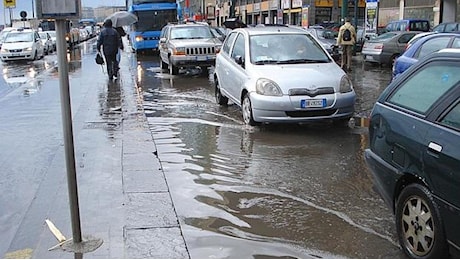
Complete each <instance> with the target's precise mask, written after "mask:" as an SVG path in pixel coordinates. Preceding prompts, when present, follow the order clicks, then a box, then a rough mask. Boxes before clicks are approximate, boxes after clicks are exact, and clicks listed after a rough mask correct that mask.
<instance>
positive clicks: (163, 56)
mask: <svg viewBox="0 0 460 260" xmlns="http://www.w3.org/2000/svg"><path fill="white" fill-rule="evenodd" d="M168 32H169V26H165V27H163V29H162V30H161V32H160V40H161V39H165V38H167V35H168V34H169V33H168ZM166 41H167V40H166ZM158 49H159V50H160V62H161V61H163V62H165V63H169V62H168V46H167V44H166V43H160V44H159V47H158Z"/></svg>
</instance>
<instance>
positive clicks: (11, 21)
mask: <svg viewBox="0 0 460 260" xmlns="http://www.w3.org/2000/svg"><path fill="white" fill-rule="evenodd" d="M8 9H9V10H10V27H13V14H12V13H11V7H10V8H8Z"/></svg>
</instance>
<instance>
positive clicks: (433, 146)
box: [428, 142, 442, 153]
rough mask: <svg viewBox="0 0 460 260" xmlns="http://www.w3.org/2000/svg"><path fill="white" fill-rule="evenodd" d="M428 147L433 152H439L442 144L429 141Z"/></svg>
mask: <svg viewBox="0 0 460 260" xmlns="http://www.w3.org/2000/svg"><path fill="white" fill-rule="evenodd" d="M428 148H429V149H430V150H432V151H435V152H438V153H440V152H441V151H442V146H440V145H439V144H437V143H433V142H430V143H429V144H428Z"/></svg>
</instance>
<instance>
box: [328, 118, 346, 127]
mask: <svg viewBox="0 0 460 260" xmlns="http://www.w3.org/2000/svg"><path fill="white" fill-rule="evenodd" d="M349 122H350V118H349V117H347V118H340V119H335V120H333V121H332V124H333V125H334V126H336V127H343V128H344V127H348V123H349Z"/></svg>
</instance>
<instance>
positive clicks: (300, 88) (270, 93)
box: [214, 26, 356, 125]
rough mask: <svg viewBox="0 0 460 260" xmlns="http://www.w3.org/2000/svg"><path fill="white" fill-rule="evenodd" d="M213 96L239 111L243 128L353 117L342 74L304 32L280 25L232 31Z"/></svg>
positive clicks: (350, 89)
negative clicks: (259, 124)
mask: <svg viewBox="0 0 460 260" xmlns="http://www.w3.org/2000/svg"><path fill="white" fill-rule="evenodd" d="M214 82H215V96H216V100H217V102H218V103H219V104H220V105H227V104H228V101H229V99H230V100H231V101H232V102H233V103H235V104H236V105H238V106H240V107H241V108H242V112H243V121H244V123H245V124H249V125H257V124H258V123H300V122H314V121H321V120H327V121H330V120H332V121H333V122H335V123H339V124H344V123H346V122H348V120H349V119H350V118H351V117H352V116H353V113H354V105H355V100H356V94H355V91H354V89H353V86H352V83H351V80H350V79H349V77H348V76H347V74H346V73H345V72H344V71H343V70H342V69H341V68H340V67H339V66H338V65H337V64H336V63H335V62H334V60H333V59H332V57H331V56H330V55H329V53H328V52H327V51H326V50H325V49H324V47H322V45H321V44H320V43H319V42H318V41H317V40H316V39H315V38H314V37H313V36H312V35H310V34H309V33H308V32H306V31H305V30H301V29H297V28H289V27H281V26H270V27H268V26H267V27H251V28H239V29H235V30H233V31H232V32H231V33H230V34H229V35H228V36H227V37H226V38H225V41H224V43H223V46H222V49H221V51H220V53H219V54H218V55H217V57H216V67H215V70H214Z"/></svg>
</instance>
